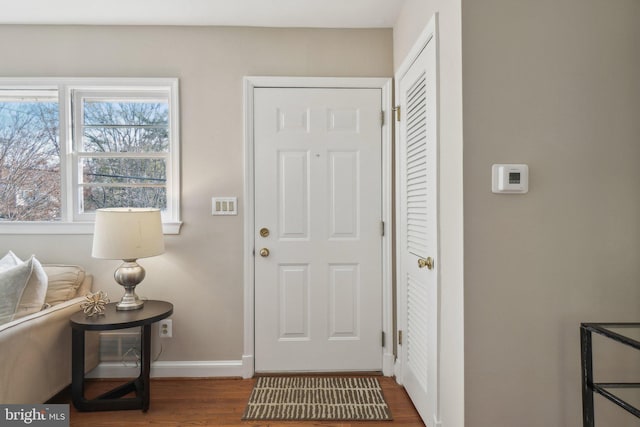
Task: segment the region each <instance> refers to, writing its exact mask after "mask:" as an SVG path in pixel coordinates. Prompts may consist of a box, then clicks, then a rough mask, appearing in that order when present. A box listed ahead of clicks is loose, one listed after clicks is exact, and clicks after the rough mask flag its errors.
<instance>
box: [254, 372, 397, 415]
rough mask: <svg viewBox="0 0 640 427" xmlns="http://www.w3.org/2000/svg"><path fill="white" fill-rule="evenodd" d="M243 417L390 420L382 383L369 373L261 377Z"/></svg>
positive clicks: (257, 381)
mask: <svg viewBox="0 0 640 427" xmlns="http://www.w3.org/2000/svg"><path fill="white" fill-rule="evenodd" d="M242 419H243V420H282V421H286V420H298V421H302V420H328V421H329V420H331V421H360V420H377V421H379V420H391V419H392V417H391V412H390V411H389V407H388V405H387V403H386V402H385V401H384V397H383V396H382V389H381V388H380V383H379V382H378V380H377V379H376V378H368V377H349V378H346V377H340V378H332V377H259V378H258V379H257V380H256V384H255V386H254V388H253V391H252V392H251V396H250V397H249V403H247V408H246V409H245V411H244V416H243V417H242Z"/></svg>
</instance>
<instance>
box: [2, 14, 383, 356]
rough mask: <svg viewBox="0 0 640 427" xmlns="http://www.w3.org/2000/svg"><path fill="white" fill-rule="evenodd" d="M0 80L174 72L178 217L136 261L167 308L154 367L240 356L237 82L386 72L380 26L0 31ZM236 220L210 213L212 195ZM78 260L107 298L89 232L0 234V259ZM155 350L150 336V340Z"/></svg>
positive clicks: (103, 265) (103, 270) (104, 270)
mask: <svg viewBox="0 0 640 427" xmlns="http://www.w3.org/2000/svg"><path fill="white" fill-rule="evenodd" d="M0 39H1V40H3V41H4V42H3V43H2V44H1V45H0V58H2V59H1V60H0V61H1V64H2V65H1V66H0V76H10V77H22V76H45V77H49V76H66V77H84V76H97V77H133V76H135V77H138V76H141V77H160V76H161V77H178V78H179V79H180V107H181V111H180V112H181V138H182V191H183V192H182V219H183V221H184V226H183V228H182V233H181V234H180V235H179V236H167V238H166V246H167V252H166V253H165V254H164V255H162V256H159V257H156V258H149V259H145V260H142V261H141V264H143V266H144V267H145V268H146V269H147V278H146V279H145V281H144V282H143V283H142V284H141V285H140V286H139V288H138V290H139V292H138V293H139V294H140V295H141V296H145V297H148V298H152V299H165V300H168V301H171V302H173V303H174V305H175V313H174V315H173V319H174V324H173V329H174V330H173V335H174V337H173V338H172V339H167V340H163V341H162V342H163V347H164V348H163V353H162V355H161V357H160V360H164V361H193V360H204V361H220V360H240V359H241V357H242V343H243V311H242V310H243V305H242V303H243V290H242V289H243V276H242V271H243V262H242V242H243V238H242V236H243V234H242V233H243V232H242V220H243V216H242V213H243V206H244V203H243V200H242V191H243V152H242V150H243V139H242V130H243V129H242V114H243V109H242V108H243V107H242V78H243V76H246V75H274V76H276V75H279V76H363V77H385V76H386V77H389V76H391V75H392V74H393V68H392V64H393V58H392V33H391V30H302V29H263V28H224V27H218V28H212V27H82V26H65V27H47V26H0ZM214 195H220V196H238V197H239V208H240V215H239V216H236V217H213V216H211V215H210V213H211V197H212V196H214ZM10 248H11V249H13V250H14V251H15V252H16V253H17V254H18V255H19V256H22V257H26V256H28V255H30V254H32V253H35V254H36V255H37V256H38V257H39V258H40V259H41V260H42V261H44V262H63V263H77V264H81V265H83V266H86V268H87V269H88V270H89V271H90V272H92V273H93V274H94V275H95V276H96V282H95V288H97V289H102V290H106V291H107V292H108V293H109V296H110V297H111V298H112V299H117V298H118V296H119V295H120V294H121V292H122V291H121V289H118V287H117V285H115V284H114V283H113V279H112V278H111V275H112V274H113V270H114V269H115V268H116V267H117V264H118V263H117V262H115V261H104V260H93V259H92V258H91V257H90V252H91V236H90V235H84V236H7V235H3V236H0V252H2V253H4V251H6V250H7V249H10ZM155 341H156V342H155V343H154V344H155V346H156V349H157V347H158V345H157V344H158V342H159V340H155Z"/></svg>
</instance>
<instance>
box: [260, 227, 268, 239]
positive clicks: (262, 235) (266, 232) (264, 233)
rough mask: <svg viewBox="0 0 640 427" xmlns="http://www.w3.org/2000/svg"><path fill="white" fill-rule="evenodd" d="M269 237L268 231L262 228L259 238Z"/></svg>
mask: <svg viewBox="0 0 640 427" xmlns="http://www.w3.org/2000/svg"><path fill="white" fill-rule="evenodd" d="M268 236H269V229H268V228H266V227H263V228H261V229H260V237H268Z"/></svg>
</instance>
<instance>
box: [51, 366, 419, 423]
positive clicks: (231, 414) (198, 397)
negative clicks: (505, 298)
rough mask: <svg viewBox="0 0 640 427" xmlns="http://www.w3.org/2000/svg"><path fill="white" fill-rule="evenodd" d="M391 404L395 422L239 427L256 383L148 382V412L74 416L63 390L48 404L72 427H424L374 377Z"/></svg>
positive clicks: (387, 384)
mask: <svg viewBox="0 0 640 427" xmlns="http://www.w3.org/2000/svg"><path fill="white" fill-rule="evenodd" d="M378 378H379V380H380V385H381V386H382V390H383V393H384V397H385V400H386V401H387V403H388V404H389V408H390V409H391V414H392V415H393V418H394V419H393V421H381V422H374V421H363V422H318V421H316V422H299V421H295V422H293V421H290V422H282V421H277V422H272V421H263V422H261V421H242V420H241V417H242V413H243V412H244V408H245V405H246V403H247V400H248V399H249V395H250V394H251V390H252V389H253V384H254V381H255V380H253V379H250V380H242V379H218V378H215V379H208V378H207V379H152V380H151V404H150V408H149V411H148V412H147V413H143V412H142V411H105V412H77V411H76V410H75V408H74V407H73V405H72V404H71V394H70V391H69V390H68V389H67V390H65V391H63V392H62V393H60V394H59V395H58V396H56V397H55V398H54V399H52V400H51V401H50V403H69V404H71V406H70V412H71V413H70V418H71V422H70V424H71V427H74V426H75V427H121V426H171V427H181V426H216V427H234V426H240V427H243V426H244V427H247V426H252V427H267V426H268V427H278V426H287V427H291V426H297V425H299V426H323V427H350V426H358V425H359V426H368V427H369V426H370V427H376V426H384V427H393V426H396V427H398V426H406V427H409V426H424V424H423V423H422V421H421V420H420V417H419V416H418V413H417V412H416V410H415V408H414V407H413V404H412V403H411V400H410V399H409V397H408V396H407V394H406V392H405V391H404V389H403V388H402V387H400V386H399V385H398V384H397V383H396V382H395V380H394V379H393V378H388V377H378ZM119 383H120V382H119V381H116V382H114V381H110V380H109V381H106V380H100V381H91V382H88V383H87V385H86V396H87V397H93V396H97V395H99V394H100V393H102V392H104V391H106V390H109V389H111V388H113V387H115V386H116V385H118V384H119Z"/></svg>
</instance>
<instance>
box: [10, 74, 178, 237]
mask: <svg viewBox="0 0 640 427" xmlns="http://www.w3.org/2000/svg"><path fill="white" fill-rule="evenodd" d="M0 89H29V90H38V89H42V90H52V89H53V90H57V91H58V105H59V114H60V118H59V123H60V124H59V133H60V135H59V137H60V151H61V156H60V157H61V158H60V175H61V180H62V184H61V185H62V186H61V189H62V200H61V219H60V221H52V222H40V221H11V222H9V221H7V222H0V234H92V233H93V219H94V216H95V215H94V214H82V213H80V211H79V206H80V204H79V199H78V197H79V193H78V188H79V187H78V184H79V183H78V181H79V176H78V164H79V163H78V161H79V158H78V153H77V151H76V149H75V147H74V142H73V135H74V132H73V126H74V123H73V115H74V112H73V111H72V108H74V107H73V105H72V104H73V102H72V101H73V96H74V92H80V93H94V92H95V93H100V94H101V95H104V94H108V93H113V94H114V95H115V94H117V93H118V92H121V93H122V92H126V93H127V94H135V93H139V94H140V95H141V96H148V95H149V94H158V93H163V94H165V95H164V96H166V97H167V99H168V102H169V138H170V149H169V153H168V154H169V156H168V157H169V158H168V161H167V182H166V187H167V209H166V211H165V212H163V230H164V233H165V234H179V233H180V227H181V225H182V222H181V221H180V128H179V117H180V112H179V97H178V79H177V78H0Z"/></svg>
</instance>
